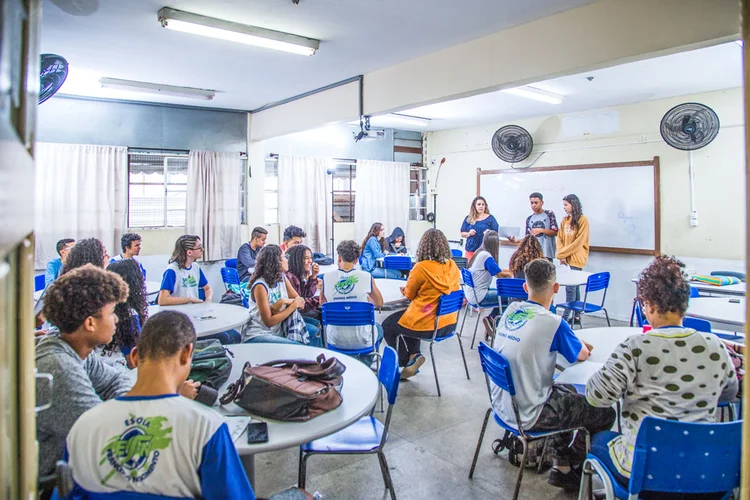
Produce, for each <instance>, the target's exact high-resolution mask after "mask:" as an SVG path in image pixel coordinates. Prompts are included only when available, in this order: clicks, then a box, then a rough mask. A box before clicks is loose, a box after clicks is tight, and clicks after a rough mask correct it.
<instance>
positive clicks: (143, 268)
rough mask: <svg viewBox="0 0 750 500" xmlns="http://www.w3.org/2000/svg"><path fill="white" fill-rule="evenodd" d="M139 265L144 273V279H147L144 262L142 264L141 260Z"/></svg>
mask: <svg viewBox="0 0 750 500" xmlns="http://www.w3.org/2000/svg"><path fill="white" fill-rule="evenodd" d="M138 265H139V266H141V274H142V275H143V279H144V280H145V279H146V268H145V267H143V264H141V263H140V262H139V263H138Z"/></svg>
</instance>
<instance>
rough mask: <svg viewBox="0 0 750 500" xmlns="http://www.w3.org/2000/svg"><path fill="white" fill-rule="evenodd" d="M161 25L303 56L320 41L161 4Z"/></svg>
mask: <svg viewBox="0 0 750 500" xmlns="http://www.w3.org/2000/svg"><path fill="white" fill-rule="evenodd" d="M159 22H160V23H161V25H162V27H164V28H169V29H171V30H175V31H182V32H184V33H193V34H195V35H202V36H208V37H212V38H219V39H221V40H228V41H230V42H237V43H244V44H246V45H254V46H256V47H264V48H267V49H275V50H283V51H285V52H292V53H294V54H301V55H303V56H311V55H313V54H315V51H316V50H318V48H319V47H320V40H315V39H312V38H306V37H304V36H299V35H293V34H291V33H284V32H281V31H274V30H269V29H266V28H259V27H257V26H249V25H246V24H239V23H234V22H231V21H224V20H222V19H215V18H213V17H206V16H201V15H199V14H192V13H190V12H183V11H181V10H175V9H170V8H169V7H164V8H163V9H161V10H160V11H159Z"/></svg>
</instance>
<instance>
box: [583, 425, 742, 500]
mask: <svg viewBox="0 0 750 500" xmlns="http://www.w3.org/2000/svg"><path fill="white" fill-rule="evenodd" d="M741 452H742V422H741V421H737V422H729V423H723V424H721V423H689V422H677V421H672V420H662V419H659V418H654V417H645V418H644V419H643V422H641V427H640V429H639V430H638V436H637V437H636V440H635V453H634V455H633V466H632V470H631V472H630V482H629V483H628V486H627V488H626V487H625V486H623V485H621V484H620V483H619V482H618V481H617V480H616V479H615V478H614V476H613V475H612V472H611V471H610V470H609V468H608V467H607V466H606V465H604V464H603V463H602V462H601V461H600V460H599V459H598V458H597V457H595V456H594V455H592V454H590V453H589V454H588V455H587V456H586V461H585V462H584V466H583V477H582V478H581V496H580V497H579V498H582V499H588V498H591V477H592V474H593V473H594V472H596V473H597V474H598V475H599V477H600V478H601V479H602V481H603V482H604V489H605V492H606V494H607V496H606V498H607V499H610V500H611V499H615V498H620V499H626V498H633V499H635V498H638V495H640V493H641V492H642V491H657V492H668V493H711V492H730V491H731V490H733V489H734V488H737V487H738V486H739V485H740V471H741V465H740V458H741V457H740V455H741Z"/></svg>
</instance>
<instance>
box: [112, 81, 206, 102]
mask: <svg viewBox="0 0 750 500" xmlns="http://www.w3.org/2000/svg"><path fill="white" fill-rule="evenodd" d="M99 83H100V84H101V86H102V87H103V88H109V89H118V90H129V91H131V92H144V93H147V94H161V95H169V96H175V97H187V98H190V99H204V100H206V101H210V100H211V99H213V98H214V96H215V95H216V91H215V90H208V89H196V88H193V87H178V86H176V85H162V84H159V83H149V82H137V81H133V80H120V79H119V78H106V77H105V78H100V79H99Z"/></svg>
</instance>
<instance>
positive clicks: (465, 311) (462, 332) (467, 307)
mask: <svg viewBox="0 0 750 500" xmlns="http://www.w3.org/2000/svg"><path fill="white" fill-rule="evenodd" d="M468 315H469V306H468V305H467V306H465V307H464V319H463V320H462V321H461V335H463V334H464V325H465V324H466V316H468Z"/></svg>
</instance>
